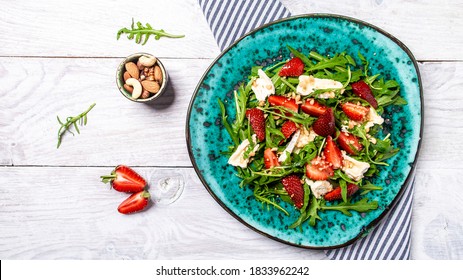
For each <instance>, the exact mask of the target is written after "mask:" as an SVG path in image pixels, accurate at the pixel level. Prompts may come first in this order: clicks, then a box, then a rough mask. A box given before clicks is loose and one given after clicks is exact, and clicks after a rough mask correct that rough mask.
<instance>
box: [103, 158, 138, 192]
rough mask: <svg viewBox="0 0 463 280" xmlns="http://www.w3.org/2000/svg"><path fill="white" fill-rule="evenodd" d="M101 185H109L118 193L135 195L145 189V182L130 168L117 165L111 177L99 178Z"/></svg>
mask: <svg viewBox="0 0 463 280" xmlns="http://www.w3.org/2000/svg"><path fill="white" fill-rule="evenodd" d="M100 178H101V181H102V182H103V183H105V184H106V183H111V187H112V188H113V189H115V190H116V191H119V192H127V193H135V192H140V191H143V190H144V189H145V186H146V181H145V179H143V178H142V177H141V176H140V175H139V174H138V173H137V172H135V171H134V170H133V169H132V168H130V167H128V166H125V165H118V166H116V168H115V169H114V170H113V171H112V172H111V175H103V176H100Z"/></svg>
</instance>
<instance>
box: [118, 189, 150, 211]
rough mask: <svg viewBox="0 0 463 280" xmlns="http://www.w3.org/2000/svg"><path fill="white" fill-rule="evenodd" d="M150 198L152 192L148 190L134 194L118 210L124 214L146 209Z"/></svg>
mask: <svg viewBox="0 0 463 280" xmlns="http://www.w3.org/2000/svg"><path fill="white" fill-rule="evenodd" d="M149 199H150V193H149V192H147V191H141V192H137V193H134V194H132V195H131V196H129V197H128V198H127V199H126V200H124V201H122V203H121V204H120V205H119V207H118V208H117V211H119V213H122V214H130V213H134V212H138V211H141V210H143V209H145V207H146V206H147V205H148V200H149Z"/></svg>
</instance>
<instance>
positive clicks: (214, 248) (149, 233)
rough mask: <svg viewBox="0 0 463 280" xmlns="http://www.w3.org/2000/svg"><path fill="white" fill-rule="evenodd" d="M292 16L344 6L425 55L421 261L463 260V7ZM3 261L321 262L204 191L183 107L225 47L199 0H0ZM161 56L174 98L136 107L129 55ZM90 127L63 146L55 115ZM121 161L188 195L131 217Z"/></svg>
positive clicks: (416, 214) (295, 10)
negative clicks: (135, 36)
mask: <svg viewBox="0 0 463 280" xmlns="http://www.w3.org/2000/svg"><path fill="white" fill-rule="evenodd" d="M282 2H283V3H284V4H285V5H286V6H287V7H288V8H289V9H290V10H291V12H292V14H294V15H295V14H303V13H314V12H319V13H335V14H342V15H346V16H351V17H355V18H358V19H361V20H364V21H367V22H370V23H372V24H374V25H376V26H378V27H380V28H383V29H384V30H386V31H388V32H390V33H391V34H393V35H394V36H396V37H397V38H399V39H400V40H401V41H402V42H404V43H405V44H406V45H407V46H408V47H409V48H410V49H411V51H412V52H413V53H414V55H415V56H416V58H417V59H418V61H419V67H420V71H421V75H422V80H423V84H424V100H425V125H424V139H423V144H422V150H421V156H420V159H419V164H418V169H417V179H416V189H415V200H414V210H413V225H412V258H414V259H463V190H462V188H461V187H462V182H461V178H463V161H462V160H461V158H462V157H463V145H461V140H460V138H461V137H463V126H462V124H461V121H462V120H463V94H462V92H463V83H462V80H463V35H462V32H463V17H462V16H461V15H462V14H463V2H462V1H461V0H447V1H412V0H409V1H400V0H389V1H386V0H385V1H382V0H375V1H373V0H371V1H361V2H360V3H357V2H358V1H354V0H349V1H335V0H325V1H296V0H285V1H282ZM0 6H1V7H2V8H1V12H0V26H1V31H0V85H1V86H0V165H1V167H0V258H1V259H225V258H232V259H257V258H272V259H323V258H326V257H325V255H324V253H323V251H316V250H305V249H300V248H296V247H292V246H288V245H284V244H281V243H279V242H276V241H273V240H271V239H268V238H266V237H264V236H261V235H259V234H257V233H255V232H254V231H252V230H250V229H248V228H247V227H245V226H244V225H242V224H241V223H239V222H238V221H237V220H235V219H234V218H233V217H231V216H230V215H229V214H228V213H227V212H226V211H224V210H223V209H222V208H221V207H220V206H219V205H218V204H217V203H216V202H215V201H214V200H213V199H212V197H211V196H210V195H209V194H208V192H207V191H206V189H205V188H204V187H203V185H202V184H201V182H200V181H199V179H198V177H197V175H196V174H195V172H194V170H193V168H192V164H191V162H190V159H189V157H188V152H187V148H186V141H185V119H186V113H187V108H188V103H189V101H190V98H191V96H192V93H193V91H194V89H195V86H196V84H197V83H198V81H199V79H200V77H201V75H202V73H203V71H205V70H206V68H207V67H208V65H209V64H210V63H211V62H212V61H213V59H214V58H215V57H216V56H217V55H218V54H219V49H218V47H217V45H216V43H215V41H214V38H213V36H212V33H211V32H210V30H209V27H208V25H207V23H206V20H205V18H204V17H203V14H202V12H201V10H200V8H199V6H198V4H197V2H196V0H188V1H180V0H176V1H172V0H152V1H109V0H107V1H89V0H86V1H72V2H71V1H57V0H53V1H51V0H50V1H32V0H20V1H6V0H1V1H0ZM132 17H134V18H135V20H140V21H142V22H143V23H145V22H149V23H151V24H152V25H153V26H154V27H159V28H164V29H165V30H166V31H168V32H172V33H174V34H175V33H180V34H185V35H186V37H185V38H183V39H166V38H162V39H161V40H159V41H154V40H150V41H149V42H148V43H147V44H146V45H145V46H139V45H137V44H135V43H134V42H133V41H128V40H126V39H125V38H121V40H119V41H116V32H117V30H118V29H119V28H121V27H124V26H129V25H130V21H131V18H132ZM139 51H145V52H149V53H153V54H155V55H156V56H158V57H159V58H161V59H162V61H163V63H164V64H165V66H166V68H167V70H168V72H169V74H170V85H169V89H168V92H167V93H166V95H165V96H164V97H163V98H162V100H161V102H159V103H158V104H156V105H152V106H147V105H143V104H136V103H132V102H129V101H128V100H126V99H125V98H123V97H122V96H120V94H119V92H118V90H117V88H116V83H115V72H116V67H117V65H118V64H119V63H120V61H121V60H122V58H123V57H125V56H126V55H129V54H131V53H135V52H139ZM93 102H96V107H95V108H94V109H93V110H92V111H91V112H90V113H89V116H88V117H89V120H88V125H87V126H86V127H84V128H82V130H81V134H80V135H77V136H75V137H72V136H69V135H68V136H66V137H65V139H63V143H62V146H61V147H60V148H59V149H56V141H57V135H56V134H57V130H58V127H59V126H58V123H57V121H56V116H57V115H59V116H62V117H66V116H69V115H75V114H78V113H80V112H82V111H83V110H85V109H86V108H87V107H88V106H89V105H90V104H92V103H93ZM118 164H127V165H130V166H133V167H134V168H135V169H136V170H137V171H139V172H140V173H141V174H142V175H144V176H145V177H147V178H149V177H150V176H151V175H152V174H155V173H157V172H178V173H180V174H182V175H183V176H184V178H185V190H184V193H183V195H182V196H181V198H180V199H179V200H178V201H177V202H175V203H174V204H171V205H169V206H158V207H157V206H154V207H152V208H150V209H149V210H148V211H145V212H143V213H139V214H136V215H131V216H124V215H121V214H119V213H118V212H117V211H116V208H117V205H118V204H119V203H120V202H121V200H123V199H124V198H125V195H123V194H120V193H117V192H115V191H112V190H109V188H108V186H105V185H103V184H102V183H101V182H100V179H99V176H100V175H103V174H106V173H108V172H110V171H111V169H112V168H113V167H114V166H115V165H118Z"/></svg>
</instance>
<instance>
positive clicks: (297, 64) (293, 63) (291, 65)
mask: <svg viewBox="0 0 463 280" xmlns="http://www.w3.org/2000/svg"><path fill="white" fill-rule="evenodd" d="M302 73H304V62H302V60H301V59H300V58H299V57H294V58H292V59H291V60H290V61H288V62H286V64H285V65H283V67H282V68H281V70H280V72H278V75H279V76H280V77H283V76H284V77H298V76H300V75H302Z"/></svg>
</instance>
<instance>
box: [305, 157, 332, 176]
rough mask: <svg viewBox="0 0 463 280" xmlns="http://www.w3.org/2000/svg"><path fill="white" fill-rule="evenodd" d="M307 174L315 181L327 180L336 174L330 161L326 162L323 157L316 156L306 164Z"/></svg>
mask: <svg viewBox="0 0 463 280" xmlns="http://www.w3.org/2000/svg"><path fill="white" fill-rule="evenodd" d="M305 174H306V175H307V177H308V178H309V179H311V180H314V181H322V180H327V179H329V178H330V177H332V176H333V175H334V171H333V168H331V166H330V163H328V162H326V161H325V160H324V159H322V158H321V157H316V158H314V159H313V160H312V161H310V162H309V163H307V164H306V166H305Z"/></svg>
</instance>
